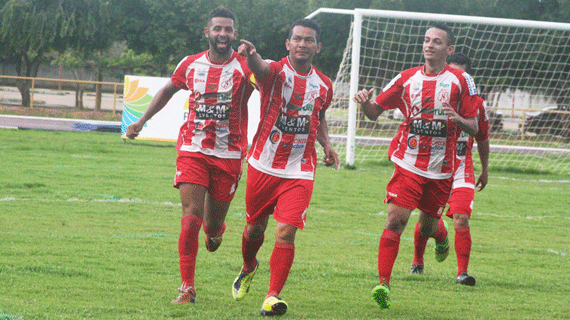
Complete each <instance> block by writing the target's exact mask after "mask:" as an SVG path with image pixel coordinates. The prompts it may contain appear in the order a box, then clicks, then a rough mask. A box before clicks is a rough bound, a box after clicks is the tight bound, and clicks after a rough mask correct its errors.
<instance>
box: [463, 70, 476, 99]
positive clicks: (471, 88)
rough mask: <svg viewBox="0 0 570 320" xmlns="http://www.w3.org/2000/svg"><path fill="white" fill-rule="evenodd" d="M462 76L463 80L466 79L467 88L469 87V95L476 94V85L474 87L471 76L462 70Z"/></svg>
mask: <svg viewBox="0 0 570 320" xmlns="http://www.w3.org/2000/svg"><path fill="white" fill-rule="evenodd" d="M463 76H464V77H465V81H467V88H469V94H470V95H475V94H477V87H475V81H473V78H471V76H470V75H469V73H467V72H464V73H463Z"/></svg>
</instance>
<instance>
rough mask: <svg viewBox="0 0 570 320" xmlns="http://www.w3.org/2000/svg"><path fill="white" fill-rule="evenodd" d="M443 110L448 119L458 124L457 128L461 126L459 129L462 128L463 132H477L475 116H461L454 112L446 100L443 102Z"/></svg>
mask: <svg viewBox="0 0 570 320" xmlns="http://www.w3.org/2000/svg"><path fill="white" fill-rule="evenodd" d="M443 110H444V111H445V114H447V116H448V117H449V120H451V121H453V122H455V123H456V124H457V125H458V126H459V128H461V130H463V131H464V132H465V133H467V134H468V135H470V136H475V135H477V132H479V124H478V120H477V117H472V118H463V117H462V116H460V115H459V114H458V113H457V112H455V110H453V108H452V107H451V105H450V104H449V103H447V102H444V103H443Z"/></svg>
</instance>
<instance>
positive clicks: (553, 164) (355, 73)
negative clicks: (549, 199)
mask: <svg viewBox="0 0 570 320" xmlns="http://www.w3.org/2000/svg"><path fill="white" fill-rule="evenodd" d="M322 14H350V15H352V16H353V19H352V25H351V31H350V35H349V38H348V41H347V44H346V48H345V49H344V54H343V60H342V63H341V65H340V67H339V70H338V73H337V75H336V78H335V80H334V101H333V104H332V105H331V107H330V109H329V111H328V112H327V120H328V124H329V132H330V133H331V138H332V139H333V140H334V142H335V143H336V150H337V152H338V153H339V156H342V159H344V161H345V162H346V163H347V164H349V165H355V164H357V163H359V162H362V161H366V160H379V159H386V157H387V147H388V144H389V142H390V140H391V139H392V137H394V136H395V135H396V131H397V127H398V125H399V124H400V123H401V121H402V119H403V118H402V115H401V114H400V113H399V112H398V111H395V112H394V111H390V112H384V114H383V115H382V116H381V117H380V118H379V119H378V120H377V121H370V120H368V119H367V118H365V117H364V115H363V114H362V113H361V112H360V110H359V106H358V105H357V104H356V103H354V102H353V101H352V99H351V97H353V96H354V94H355V93H356V92H357V91H358V90H360V89H362V88H368V89H370V88H374V89H375V91H376V93H379V92H380V91H381V90H382V88H383V87H384V86H385V85H386V84H387V83H388V82H389V81H390V80H391V79H392V78H393V77H395V76H396V75H397V74H398V73H400V72H401V71H403V70H405V69H408V68H411V67H414V66H418V65H421V64H423V63H424V60H423V54H422V42H423V36H424V34H425V31H426V30H427V29H428V28H429V27H430V26H432V25H433V24H435V23H444V24H446V25H448V26H450V27H451V28H452V29H453V31H454V33H455V36H456V45H455V52H461V53H464V54H466V55H467V56H469V57H470V58H471V59H472V61H473V74H472V76H473V78H474V79H475V82H476V83H477V87H478V89H479V93H480V95H481V97H482V98H484V99H485V100H486V101H487V105H488V107H489V117H490V122H491V137H490V139H491V153H492V154H491V166H492V167H511V168H520V169H536V170H548V171H552V172H556V173H564V174H570V111H569V109H568V105H570V55H569V54H568V52H570V24H565V23H549V22H538V21H524V20H514V19H497V18H484V17H471V16H458V15H442V14H427V13H413V12H399V11H385V10H367V9H355V10H339V9H327V8H321V9H319V10H317V11H315V12H313V13H312V14H311V15H309V16H308V18H313V17H315V16H317V15H322ZM347 27H348V26H347ZM474 151H475V152H476V150H474ZM474 159H477V155H475V156H474ZM475 163H476V165H477V164H478V163H479V162H478V161H475Z"/></svg>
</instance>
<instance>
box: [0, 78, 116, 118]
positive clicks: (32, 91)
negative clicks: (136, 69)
mask: <svg viewBox="0 0 570 320" xmlns="http://www.w3.org/2000/svg"><path fill="white" fill-rule="evenodd" d="M0 79H16V80H31V81H32V86H31V88H30V94H31V97H30V99H31V101H30V108H33V107H34V89H35V83H36V81H52V82H59V83H61V82H65V83H84V84H94V85H110V86H113V114H115V112H116V110H117V86H124V83H119V82H104V81H87V80H69V79H50V78H32V77H18V76H3V75H0Z"/></svg>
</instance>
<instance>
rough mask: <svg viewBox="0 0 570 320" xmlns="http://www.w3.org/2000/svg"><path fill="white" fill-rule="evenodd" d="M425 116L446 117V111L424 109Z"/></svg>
mask: <svg viewBox="0 0 570 320" xmlns="http://www.w3.org/2000/svg"><path fill="white" fill-rule="evenodd" d="M421 111H422V113H423V114H433V115H434V116H444V115H445V111H444V110H443V109H422V110H421Z"/></svg>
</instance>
